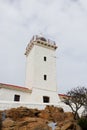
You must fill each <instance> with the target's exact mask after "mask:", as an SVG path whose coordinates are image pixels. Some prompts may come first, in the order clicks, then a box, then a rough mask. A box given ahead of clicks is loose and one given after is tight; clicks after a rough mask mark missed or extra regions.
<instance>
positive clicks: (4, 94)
mask: <svg viewBox="0 0 87 130" xmlns="http://www.w3.org/2000/svg"><path fill="white" fill-rule="evenodd" d="M15 94H16V95H20V102H28V101H29V100H30V98H29V97H30V93H26V92H22V91H18V90H12V89H5V88H1V89H0V101H14V95H15Z"/></svg>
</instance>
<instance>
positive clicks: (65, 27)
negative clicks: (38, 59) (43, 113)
mask: <svg viewBox="0 0 87 130" xmlns="http://www.w3.org/2000/svg"><path fill="white" fill-rule="evenodd" d="M40 33H41V34H43V35H44V36H46V37H47V38H49V39H51V40H54V41H55V42H56V44H57V45H58V50H57V82H58V93H65V92H66V91H68V90H69V89H71V88H73V87H77V86H85V87H87V0H0V82H1V83H9V84H15V85H19V86H24V85H25V68H26V57H25V55H24V52H25V48H26V46H27V44H28V42H29V41H30V39H31V38H32V36H33V35H36V34H40Z"/></svg>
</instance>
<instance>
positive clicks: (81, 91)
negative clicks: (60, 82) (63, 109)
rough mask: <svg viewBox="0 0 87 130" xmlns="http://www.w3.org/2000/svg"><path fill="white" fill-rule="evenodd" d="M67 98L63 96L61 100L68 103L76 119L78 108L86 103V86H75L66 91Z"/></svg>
mask: <svg viewBox="0 0 87 130" xmlns="http://www.w3.org/2000/svg"><path fill="white" fill-rule="evenodd" d="M66 95H67V98H64V100H63V102H64V103H65V104H66V105H68V106H69V107H70V108H71V110H72V112H73V113H74V118H75V119H78V118H79V114H78V110H79V109H80V108H81V107H82V106H86V105H87V88H85V87H77V88H73V89H71V90H70V91H68V92H67V94H66Z"/></svg>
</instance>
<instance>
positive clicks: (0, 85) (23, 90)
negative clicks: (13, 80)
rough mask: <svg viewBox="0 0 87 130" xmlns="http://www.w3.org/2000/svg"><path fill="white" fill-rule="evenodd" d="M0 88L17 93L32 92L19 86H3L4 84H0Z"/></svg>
mask: <svg viewBox="0 0 87 130" xmlns="http://www.w3.org/2000/svg"><path fill="white" fill-rule="evenodd" d="M0 88H5V89H11V90H17V91H22V92H26V93H31V92H32V90H30V89H28V88H26V87H21V86H16V85H11V84H4V83H0Z"/></svg>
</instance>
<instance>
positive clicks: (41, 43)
mask: <svg viewBox="0 0 87 130" xmlns="http://www.w3.org/2000/svg"><path fill="white" fill-rule="evenodd" d="M56 49H57V46H56V44H55V42H53V41H51V40H49V39H46V38H44V37H42V36H37V35H36V36H33V38H32V39H31V41H30V43H29V44H28V45H27V48H26V52H25V55H26V58H27V63H26V82H25V86H26V87H27V88H29V89H31V90H32V92H31V96H30V99H29V100H31V102H32V103H34V102H35V103H51V104H55V103H58V102H59V101H58V94H57V75H56V72H57V71H56V54H55V52H56Z"/></svg>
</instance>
